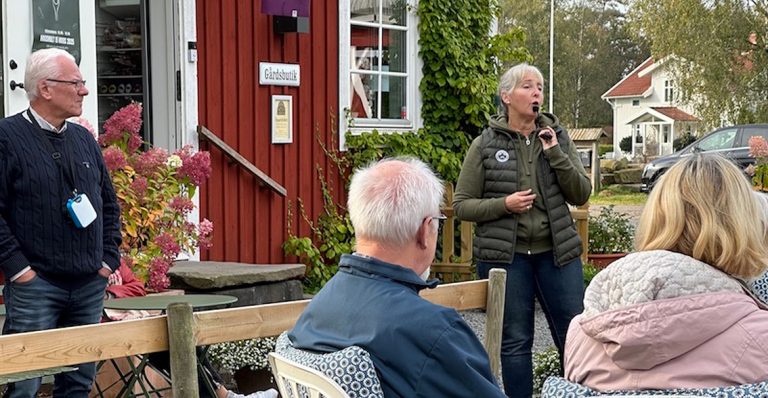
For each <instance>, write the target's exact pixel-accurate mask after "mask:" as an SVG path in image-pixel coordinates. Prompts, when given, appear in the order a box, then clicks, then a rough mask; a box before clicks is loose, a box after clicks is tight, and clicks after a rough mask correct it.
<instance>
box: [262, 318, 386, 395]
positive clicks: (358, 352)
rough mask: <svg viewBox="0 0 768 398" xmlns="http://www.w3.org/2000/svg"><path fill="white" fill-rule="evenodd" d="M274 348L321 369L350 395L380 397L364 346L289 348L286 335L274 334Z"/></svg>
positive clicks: (380, 393)
mask: <svg viewBox="0 0 768 398" xmlns="http://www.w3.org/2000/svg"><path fill="white" fill-rule="evenodd" d="M275 352H277V353H278V354H280V355H282V356H284V357H286V358H288V359H290V360H291V361H294V362H298V363H300V364H302V365H304V366H308V367H310V368H312V369H315V370H319V371H321V372H323V373H324V374H325V375H326V376H328V377H330V378H331V379H333V381H335V382H336V383H338V384H339V385H340V386H341V388H343V389H344V391H345V392H346V393H347V395H349V397H350V398H384V394H383V393H382V392H381V383H380V382H379V377H378V376H377V375H376V369H375V368H374V366H373V361H372V360H371V354H369V353H368V352H367V351H365V350H364V349H362V348H360V347H357V346H351V347H347V348H345V349H343V350H339V351H336V352H331V353H327V354H318V353H314V352H310V351H304V350H300V349H297V348H293V346H292V345H291V341H290V340H289V339H288V335H287V334H286V333H283V334H281V335H280V337H278V338H277V343H276V344H275Z"/></svg>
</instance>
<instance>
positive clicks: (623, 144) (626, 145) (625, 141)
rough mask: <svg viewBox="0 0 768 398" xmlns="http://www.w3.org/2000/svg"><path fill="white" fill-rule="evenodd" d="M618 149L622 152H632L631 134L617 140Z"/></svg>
mask: <svg viewBox="0 0 768 398" xmlns="http://www.w3.org/2000/svg"><path fill="white" fill-rule="evenodd" d="M619 149H621V150H622V151H624V152H632V136H629V135H628V136H626V137H624V138H622V139H621V141H619Z"/></svg>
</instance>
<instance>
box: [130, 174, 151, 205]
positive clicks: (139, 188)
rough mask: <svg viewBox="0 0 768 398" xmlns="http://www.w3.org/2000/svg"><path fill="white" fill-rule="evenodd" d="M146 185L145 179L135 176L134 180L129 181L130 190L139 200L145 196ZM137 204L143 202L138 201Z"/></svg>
mask: <svg viewBox="0 0 768 398" xmlns="http://www.w3.org/2000/svg"><path fill="white" fill-rule="evenodd" d="M147 184H148V182H147V179H146V177H144V176H136V178H134V179H133V181H131V190H132V191H133V193H134V194H136V196H137V197H138V198H139V199H143V198H144V196H145V195H146V194H147ZM139 202H143V200H139Z"/></svg>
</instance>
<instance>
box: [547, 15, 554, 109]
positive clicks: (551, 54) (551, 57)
mask: <svg viewBox="0 0 768 398" xmlns="http://www.w3.org/2000/svg"><path fill="white" fill-rule="evenodd" d="M554 50H555V0H549V107H548V108H547V110H548V111H549V112H550V113H554V112H555V109H554V107H553V106H552V87H554V85H555V81H554V80H553V73H552V71H553V70H554V67H555V66H554V59H555V57H554Z"/></svg>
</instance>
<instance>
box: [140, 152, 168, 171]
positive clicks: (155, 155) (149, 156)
mask: <svg viewBox="0 0 768 398" xmlns="http://www.w3.org/2000/svg"><path fill="white" fill-rule="evenodd" d="M166 160H168V152H167V151H166V150H165V149H163V148H152V149H150V150H148V151H146V152H142V153H141V154H139V155H138V156H136V157H135V158H134V162H133V169H134V170H136V172H137V173H139V174H141V175H143V176H147V177H151V176H152V174H154V173H155V172H157V171H159V170H160V169H161V168H163V167H165V161H166Z"/></svg>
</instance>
